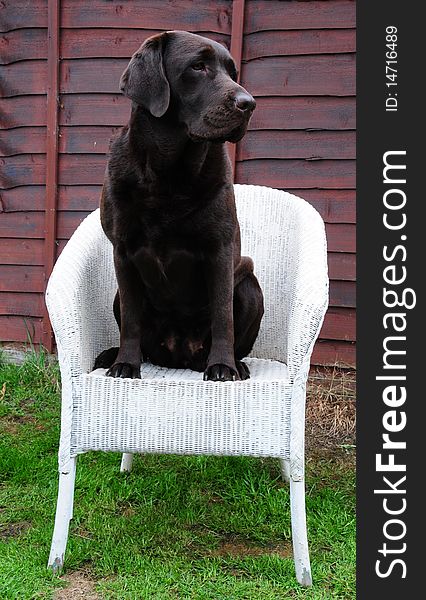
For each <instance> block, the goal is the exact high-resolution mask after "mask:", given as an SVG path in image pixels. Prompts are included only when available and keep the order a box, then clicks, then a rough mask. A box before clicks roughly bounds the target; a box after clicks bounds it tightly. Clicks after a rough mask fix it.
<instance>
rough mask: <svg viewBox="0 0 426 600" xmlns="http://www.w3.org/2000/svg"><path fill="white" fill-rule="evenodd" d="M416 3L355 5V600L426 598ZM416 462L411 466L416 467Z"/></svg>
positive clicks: (424, 168) (363, 1) (424, 254)
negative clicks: (357, 599) (417, 464)
mask: <svg viewBox="0 0 426 600" xmlns="http://www.w3.org/2000/svg"><path fill="white" fill-rule="evenodd" d="M420 7H421V3H420V4H418V3H415V2H408V1H407V2H401V1H399V2H395V1H392V0H391V1H387V2H368V1H367V0H358V1H357V282H358V288H357V378H358V380H357V490H358V491H357V598H359V599H360V600H365V599H366V600H369V599H370V598H373V599H374V598H386V600H392V599H393V598H395V599H396V598H398V599H400V598H417V597H423V596H424V594H425V592H424V583H423V578H424V575H426V568H425V567H423V569H422V568H421V567H420V558H421V556H422V554H423V552H422V547H423V545H424V530H425V527H424V518H423V513H424V512H425V511H426V502H425V501H424V500H423V498H424V492H423V488H424V481H423V479H424V478H423V471H424V469H420V468H417V467H416V462H419V463H420V461H422V463H423V460H422V459H423V456H424V454H425V446H424V443H423V442H424V441H426V430H425V431H423V430H424V429H425V425H426V422H425V421H422V413H424V410H423V406H424V404H425V403H426V398H425V396H426V394H425V379H426V378H425V375H426V362H425V358H426V353H425V337H426V324H425V321H426V318H425V313H424V309H425V303H424V289H423V288H424V285H422V283H421V282H422V280H423V279H424V278H425V273H426V268H425V259H426V250H425V241H426V229H425V225H426V223H425V219H424V208H423V207H424V204H425V202H426V192H425V189H424V188H423V187H421V186H420V185H419V184H420V178H423V173H424V172H426V165H425V164H424V158H423V157H424V155H425V150H424V148H421V142H422V141H423V139H424V137H425V134H426V128H425V114H426V108H425V106H424V100H422V96H423V92H422V91H421V90H422V89H424V83H423V74H424V72H425V66H424V62H425V59H424V52H423V51H422V45H423V44H424V39H425V35H424V31H423V29H424V24H422V23H423V19H422V17H421V15H420ZM416 457H417V459H418V461H416Z"/></svg>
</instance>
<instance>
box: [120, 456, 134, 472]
mask: <svg viewBox="0 0 426 600" xmlns="http://www.w3.org/2000/svg"><path fill="white" fill-rule="evenodd" d="M132 464H133V454H131V453H130V452H123V456H122V458H121V467H120V471H121V473H129V472H130V471H131V470H132Z"/></svg>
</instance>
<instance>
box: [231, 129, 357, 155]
mask: <svg viewBox="0 0 426 600" xmlns="http://www.w3.org/2000/svg"><path fill="white" fill-rule="evenodd" d="M255 158H268V159H269V158H305V159H312V158H315V159H337V160H339V159H355V158H356V134H355V132H354V131H300V130H297V131H295V130H292V131H286V130H280V131H268V130H262V131H256V130H254V131H248V132H247V134H246V135H245V136H244V137H243V139H242V140H241V142H240V143H239V144H238V149H237V160H250V159H255Z"/></svg>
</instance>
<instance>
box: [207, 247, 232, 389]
mask: <svg viewBox="0 0 426 600" xmlns="http://www.w3.org/2000/svg"><path fill="white" fill-rule="evenodd" d="M206 276H207V286H208V293H209V302H210V314H211V340H212V342H211V348H210V354H209V357H208V360H207V368H206V370H205V371H204V380H209V381H235V380H236V379H240V377H239V375H238V371H237V367H236V365H235V351H234V318H233V296H234V257H233V246H232V245H228V246H224V247H222V248H221V249H220V250H219V252H218V253H216V254H215V256H214V257H211V258H210V259H208V260H207V273H206Z"/></svg>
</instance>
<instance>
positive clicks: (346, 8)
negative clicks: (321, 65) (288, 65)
mask: <svg viewBox="0 0 426 600" xmlns="http://www.w3.org/2000/svg"><path fill="white" fill-rule="evenodd" d="M355 24H356V4H355V2H354V1H353V0H329V1H318V2H316V1H312V2H270V1H269V0H250V1H248V2H247V13H246V19H245V28H244V32H245V33H252V32H254V31H262V30H268V29H274V30H275V29H280V30H288V29H327V28H332V29H336V28H351V27H355Z"/></svg>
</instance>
